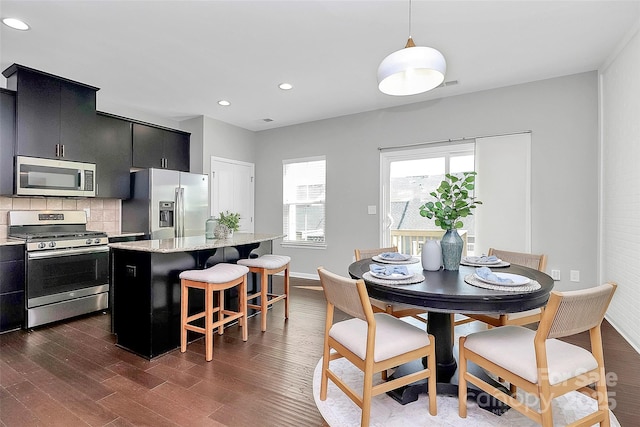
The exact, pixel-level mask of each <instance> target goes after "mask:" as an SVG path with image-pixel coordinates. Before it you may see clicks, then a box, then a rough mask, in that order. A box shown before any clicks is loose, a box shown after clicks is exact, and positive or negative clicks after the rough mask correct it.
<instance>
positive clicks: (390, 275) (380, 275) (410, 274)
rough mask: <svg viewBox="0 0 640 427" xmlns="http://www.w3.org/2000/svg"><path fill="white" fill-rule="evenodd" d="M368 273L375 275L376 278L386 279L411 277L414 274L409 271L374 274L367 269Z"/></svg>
mask: <svg viewBox="0 0 640 427" xmlns="http://www.w3.org/2000/svg"><path fill="white" fill-rule="evenodd" d="M369 273H370V274H371V275H372V276H373V277H377V278H378V279H386V280H402V279H411V278H412V277H413V276H415V274H413V273H411V272H410V273H409V274H399V273H393V274H389V275H384V274H376V273H374V272H373V271H369Z"/></svg>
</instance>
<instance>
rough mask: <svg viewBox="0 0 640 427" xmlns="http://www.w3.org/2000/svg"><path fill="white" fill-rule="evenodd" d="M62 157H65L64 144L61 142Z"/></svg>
mask: <svg viewBox="0 0 640 427" xmlns="http://www.w3.org/2000/svg"><path fill="white" fill-rule="evenodd" d="M60 153H61V154H60V157H64V144H60Z"/></svg>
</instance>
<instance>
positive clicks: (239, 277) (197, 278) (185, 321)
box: [179, 263, 249, 362]
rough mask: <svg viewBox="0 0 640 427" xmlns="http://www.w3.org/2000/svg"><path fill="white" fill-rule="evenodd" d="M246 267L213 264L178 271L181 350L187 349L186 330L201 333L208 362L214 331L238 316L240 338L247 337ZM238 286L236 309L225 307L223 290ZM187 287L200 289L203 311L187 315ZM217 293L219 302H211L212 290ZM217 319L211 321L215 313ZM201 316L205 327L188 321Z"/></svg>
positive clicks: (245, 338) (222, 328)
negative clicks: (202, 291)
mask: <svg viewBox="0 0 640 427" xmlns="http://www.w3.org/2000/svg"><path fill="white" fill-rule="evenodd" d="M248 272H249V269H248V268H247V267H245V266H242V265H235V264H226V263H222V264H216V265H214V266H213V267H210V268H207V269H204V270H187V271H183V272H182V273H180V276H179V277H180V290H181V298H182V301H181V304H182V306H181V310H180V351H181V352H182V353H184V352H185V351H187V331H194V332H198V333H201V334H204V343H205V348H206V360H207V362H209V361H211V359H213V331H214V330H215V329H216V328H217V329H218V334H219V335H222V334H223V332H224V325H226V324H227V323H229V322H232V321H234V320H236V319H239V320H238V321H239V323H240V326H241V327H242V341H246V340H247V273H248ZM236 286H238V311H231V310H227V309H225V308H224V291H225V290H227V289H231V288H233V287H236ZM189 288H194V289H203V290H204V292H205V294H204V295H205V297H204V311H202V312H200V313H196V314H193V315H191V316H189V311H188V310H189ZM214 293H217V296H218V305H217V307H214V306H213V302H214V301H213V300H214V298H213V294H214ZM215 313H218V316H217V317H218V319H217V321H215V322H214V316H213V315H214V314H215ZM203 317H204V325H205V326H204V327H200V326H196V325H191V324H190V323H191V322H193V321H194V320H197V319H201V318H203Z"/></svg>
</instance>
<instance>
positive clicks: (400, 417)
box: [313, 359, 620, 427]
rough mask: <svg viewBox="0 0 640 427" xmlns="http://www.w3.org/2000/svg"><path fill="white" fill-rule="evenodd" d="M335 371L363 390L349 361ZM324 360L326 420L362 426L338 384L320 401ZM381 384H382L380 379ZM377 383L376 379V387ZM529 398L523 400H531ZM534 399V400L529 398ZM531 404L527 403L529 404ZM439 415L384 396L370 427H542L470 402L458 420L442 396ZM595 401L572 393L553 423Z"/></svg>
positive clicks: (454, 405)
mask: <svg viewBox="0 0 640 427" xmlns="http://www.w3.org/2000/svg"><path fill="white" fill-rule="evenodd" d="M331 369H332V370H333V371H334V372H335V373H336V374H337V375H338V376H339V377H341V378H343V380H345V381H346V383H347V384H349V386H350V387H352V388H353V389H354V390H356V391H357V392H360V391H361V390H362V385H361V384H362V373H361V372H360V370H359V369H358V368H356V367H354V366H353V365H352V364H351V363H350V362H349V361H348V360H346V359H338V360H334V361H332V362H331ZM321 371H322V359H320V361H319V362H318V364H317V365H316V369H315V371H314V373H313V397H314V399H315V401H316V405H317V406H318V409H319V410H320V414H322V416H323V418H324V419H325V421H326V422H327V424H329V425H330V426H332V427H351V426H354V427H357V426H360V415H361V412H360V408H358V406H356V404H355V403H353V402H352V401H351V399H349V398H348V397H347V396H346V395H345V394H344V393H343V392H342V391H341V390H340V389H339V388H338V387H337V386H336V385H335V384H333V383H332V382H331V381H329V387H328V390H327V399H326V400H325V401H324V402H323V401H321V400H320V377H321ZM378 381H381V380H380V378H379V376H378ZM375 382H376V380H375V379H374V383H375ZM527 396H528V395H527V394H526V393H523V395H521V396H520V397H521V398H522V399H527ZM529 397H531V396H529ZM529 401H530V400H525V402H529ZM437 403H438V415H437V416H431V415H429V401H428V396H427V395H426V394H421V395H420V397H419V398H418V400H417V401H415V402H412V403H408V404H406V405H401V404H399V403H397V402H396V401H395V400H393V399H392V398H390V397H389V396H387V395H386V394H382V395H379V396H375V397H374V398H373V399H372V402H371V423H370V426H380V427H382V426H384V427H415V426H426V425H429V426H474V427H477V426H486V427H495V426H509V427H512V426H518V427H525V426H526V427H528V426H532V427H534V426H536V427H537V426H539V425H538V424H536V423H534V422H533V421H531V420H530V419H529V418H527V417H525V416H524V415H522V414H520V413H519V412H517V411H514V410H509V411H507V412H506V413H505V414H503V415H502V416H497V415H494V414H492V413H490V412H488V411H485V410H484V409H480V408H479V407H478V405H477V404H476V403H475V402H471V401H468V402H467V418H460V417H459V416H458V398H457V397H450V396H438V399H437ZM596 408H597V405H596V404H595V401H593V400H592V399H590V398H588V397H587V396H584V395H583V394H581V393H578V392H570V393H567V394H566V395H564V396H561V397H559V398H557V399H554V401H553V422H554V425H555V426H566V425H568V424H570V423H571V422H573V421H575V420H576V419H579V418H581V417H583V416H585V415H587V414H588V413H590V412H593V411H595V409H596ZM609 413H610V418H611V426H612V427H620V424H619V423H618V420H617V419H616V417H615V416H614V415H613V413H611V412H609Z"/></svg>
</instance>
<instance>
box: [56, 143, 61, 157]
mask: <svg viewBox="0 0 640 427" xmlns="http://www.w3.org/2000/svg"><path fill="white" fill-rule="evenodd" d="M56 157H60V144H56Z"/></svg>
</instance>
